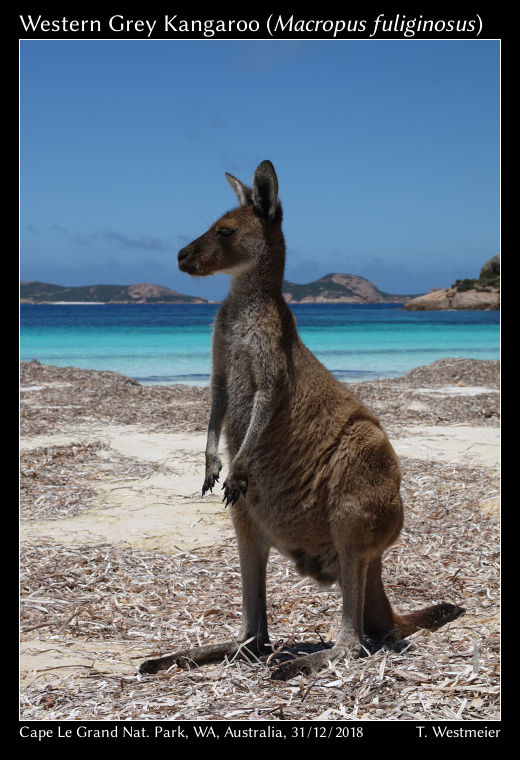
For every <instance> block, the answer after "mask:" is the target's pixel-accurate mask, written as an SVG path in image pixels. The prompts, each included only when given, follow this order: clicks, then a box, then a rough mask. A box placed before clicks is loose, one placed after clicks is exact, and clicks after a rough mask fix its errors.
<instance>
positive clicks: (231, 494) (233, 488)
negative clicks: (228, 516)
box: [222, 475, 247, 507]
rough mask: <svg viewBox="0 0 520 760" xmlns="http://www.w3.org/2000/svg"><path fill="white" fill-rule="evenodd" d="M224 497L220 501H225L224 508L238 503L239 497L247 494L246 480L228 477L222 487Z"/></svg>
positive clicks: (232, 476)
mask: <svg viewBox="0 0 520 760" xmlns="http://www.w3.org/2000/svg"><path fill="white" fill-rule="evenodd" d="M222 489H223V491H224V496H223V499H222V501H225V502H226V503H225V506H226V507H227V505H228V504H231V506H233V504H234V503H235V502H236V501H238V499H239V498H240V495H241V494H242V495H243V496H245V495H246V493H247V478H246V477H245V476H242V477H235V476H234V475H228V476H227V478H226V480H225V481H224V485H223V486H222Z"/></svg>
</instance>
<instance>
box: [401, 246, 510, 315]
mask: <svg viewBox="0 0 520 760" xmlns="http://www.w3.org/2000/svg"><path fill="white" fill-rule="evenodd" d="M403 308H404V309H407V310H408V311H440V310H442V309H485V310H497V309H500V256H499V255H498V254H495V255H494V256H493V257H492V258H490V259H489V261H486V263H485V264H484V266H483V267H482V269H481V270H480V275H479V277H478V278H472V279H469V278H468V279H464V280H456V281H455V282H454V283H453V285H452V286H451V288H433V289H432V290H430V291H429V292H428V293H425V294H424V295H422V296H419V297H418V298H413V299H412V300H411V301H408V303H406V304H405V305H404V307H403Z"/></svg>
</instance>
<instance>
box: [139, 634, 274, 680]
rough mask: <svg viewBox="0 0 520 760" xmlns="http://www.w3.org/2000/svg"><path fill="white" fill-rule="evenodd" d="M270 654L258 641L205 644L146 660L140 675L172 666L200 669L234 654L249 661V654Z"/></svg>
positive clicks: (266, 647)
mask: <svg viewBox="0 0 520 760" xmlns="http://www.w3.org/2000/svg"><path fill="white" fill-rule="evenodd" d="M270 652H271V648H270V647H269V646H268V645H263V644H258V643H257V642H256V641H246V642H240V641H224V642H222V643H221V644H204V645H203V646H200V647H192V648H190V649H179V651H178V652H174V653H173V654H167V655H165V656H164V657H157V658H156V659H153V660H146V661H145V662H143V663H141V665H140V666H139V673H143V674H147V675H150V674H153V673H158V672H159V671H160V670H168V668H171V667H172V665H177V667H180V668H182V667H186V666H188V667H190V666H192V665H195V666H197V667H198V666H199V665H207V664H208V663H210V662H220V661H221V660H224V659H225V658H226V657H231V656H232V655H234V654H240V656H241V657H244V658H246V659H248V654H251V655H253V656H257V655H265V654H268V653H270Z"/></svg>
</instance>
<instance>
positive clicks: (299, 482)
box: [140, 161, 464, 680]
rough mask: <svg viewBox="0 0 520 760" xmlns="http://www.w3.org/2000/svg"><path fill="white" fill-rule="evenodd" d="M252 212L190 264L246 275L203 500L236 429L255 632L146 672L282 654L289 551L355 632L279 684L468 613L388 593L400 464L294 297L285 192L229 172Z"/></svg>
mask: <svg viewBox="0 0 520 760" xmlns="http://www.w3.org/2000/svg"><path fill="white" fill-rule="evenodd" d="M226 178H227V180H228V182H229V183H230V185H231V187H232V188H233V190H234V191H235V193H236V195H237V197H238V200H239V203H240V206H239V207H238V208H236V209H233V210H232V211H229V212H228V213H226V214H224V216H222V217H221V218H220V219H219V220H218V221H216V222H215V223H214V224H212V225H211V227H210V228H209V229H208V231H207V232H205V233H204V234H203V235H202V236H201V237H199V238H197V239H196V240H194V241H193V242H192V243H190V244H189V245H187V246H186V247H185V248H183V249H182V250H181V251H179V255H178V261H179V268H180V270H181V271H182V272H187V273H188V274H190V275H195V276H197V277H200V276H206V275H211V274H215V273H216V272H226V273H228V274H230V275H232V279H231V287H230V292H229V295H228V297H227V298H226V299H225V301H224V302H223V304H222V307H221V309H220V311H219V312H218V314H217V317H216V320H215V326H214V330H213V345H212V359H213V372H212V379H211V398H212V402H211V415H210V420H209V429H208V437H207V447H206V473H205V480H204V484H203V486H202V494H203V495H204V494H205V493H206V492H207V491H208V490H209V491H211V490H212V489H213V487H214V486H215V483H216V481H218V479H219V474H220V471H221V469H222V463H221V461H220V459H219V455H218V443H219V438H220V433H221V430H222V427H223V426H224V429H225V433H226V439H227V445H228V450H229V455H230V458H231V464H230V470H229V473H228V475H227V478H226V480H225V481H224V484H223V486H222V488H223V489H224V499H225V502H226V506H227V505H228V504H230V505H231V506H230V512H231V518H232V521H233V526H234V529H235V533H236V538H237V542H238V551H239V556H240V569H241V574H242V595H243V596H242V601H243V611H242V628H241V631H240V633H239V635H238V637H237V639H236V640H234V641H226V642H223V643H220V644H211V645H205V646H200V647H194V648H193V649H184V650H180V651H177V652H175V653H174V654H172V655H168V656H166V657H161V658H158V659H154V660H147V661H146V662H144V663H143V664H142V665H141V667H140V672H141V673H156V672H157V671H159V670H164V669H166V668H169V667H170V666H171V665H173V664H175V663H176V664H178V665H183V664H188V663H194V664H202V663H206V662H212V661H216V660H219V659H223V658H224V657H225V656H226V655H231V654H233V653H235V652H237V651H238V650H239V648H240V647H241V645H242V644H244V643H245V642H248V643H247V647H248V648H249V649H251V650H253V651H254V652H255V653H256V654H265V653H266V652H268V651H271V650H270V649H269V636H268V631H267V614H266V565H267V558H268V555H269V550H270V548H271V547H275V548H276V549H278V550H279V551H280V552H281V553H282V554H284V555H286V556H287V557H290V558H291V559H293V560H294V562H295V563H296V569H297V570H298V572H300V573H301V574H303V575H309V576H311V577H312V578H315V579H316V580H317V581H318V582H319V583H322V584H331V583H333V582H334V581H337V582H338V583H339V584H340V586H341V591H342V595H343V613H342V619H341V626H340V629H339V633H338V636H337V639H336V642H335V643H334V645H333V646H332V647H329V648H325V649H323V650H321V651H317V652H313V653H312V654H307V655H304V656H298V657H296V658H295V659H293V660H289V661H288V662H284V663H283V664H282V665H280V666H279V667H277V668H276V669H275V670H273V672H272V677H273V678H276V679H279V680H287V679H289V678H292V677H294V676H295V675H297V674H298V673H301V672H303V673H312V672H314V671H316V670H319V669H320V668H322V667H323V666H324V665H325V664H326V663H327V662H328V661H334V660H336V659H337V658H340V657H342V656H345V655H350V656H353V657H357V656H359V654H360V653H361V650H362V642H363V637H364V636H366V637H368V639H370V640H372V642H376V646H381V645H383V644H385V645H387V646H393V647H398V646H399V645H400V644H402V642H400V639H402V638H403V637H406V636H408V635H410V634H411V633H413V632H414V631H417V630H419V629H421V628H428V629H430V630H435V629H437V628H439V627H440V626H442V625H444V624H445V623H448V622H449V621H452V620H455V618H457V617H458V616H459V615H460V614H462V613H463V612H464V610H463V609H462V608H461V607H458V606H456V605H454V604H447V603H443V604H436V605H434V606H431V607H426V608H424V609H421V610H418V611H416V612H412V613H409V614H406V615H398V614H397V613H395V612H394V611H393V610H392V607H391V605H390V602H389V601H388V598H387V596H386V593H385V590H384V588H383V583H382V580H381V555H382V553H383V552H384V550H385V549H386V548H387V547H388V546H389V545H390V544H392V543H393V542H394V541H395V540H396V538H397V536H398V535H399V532H400V530H401V526H402V523H403V508H402V503H401V498H400V495H399V488H400V480H401V475H400V470H399V463H398V460H397V457H396V454H395V452H394V450H393V449H392V446H391V445H390V442H389V440H388V438H387V436H386V434H385V433H384V431H383V430H382V428H381V425H380V423H379V421H378V419H377V418H376V417H375V416H374V415H373V414H372V413H371V412H370V411H368V410H367V409H366V408H365V407H364V406H363V405H362V404H361V403H360V402H359V401H358V400H357V399H356V398H354V396H353V395H352V394H351V393H350V392H349V390H348V388H347V386H346V385H344V384H343V383H341V382H339V381H338V380H336V379H335V378H334V377H333V376H332V374H331V373H330V372H329V371H328V370H327V369H326V368H325V367H324V366H323V365H322V364H321V363H320V362H319V361H318V360H317V359H316V358H315V356H314V355H313V354H312V353H311V352H310V351H309V350H308V349H307V348H306V347H305V346H304V344H303V343H302V341H301V340H300V337H299V335H298V331H297V328H296V320H295V318H294V316H293V314H292V312H291V310H290V309H289V307H288V306H287V304H286V302H285V300H284V298H283V295H282V282H283V273H284V265H285V243H284V237H283V234H282V227H281V224H282V209H281V205H280V201H279V198H278V180H277V176H276V173H275V170H274V167H273V165H272V163H271V162H270V161H263V162H262V163H261V164H260V165H259V166H258V168H257V169H256V171H255V174H254V177H253V187H252V188H250V187H248V186H247V185H244V184H243V183H242V182H240V180H238V179H236V177H233V176H232V175H231V174H227V173H226Z"/></svg>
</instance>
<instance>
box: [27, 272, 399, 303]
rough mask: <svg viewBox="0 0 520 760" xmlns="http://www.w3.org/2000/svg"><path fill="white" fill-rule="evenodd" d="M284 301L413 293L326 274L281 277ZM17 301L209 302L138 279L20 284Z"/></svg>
mask: <svg viewBox="0 0 520 760" xmlns="http://www.w3.org/2000/svg"><path fill="white" fill-rule="evenodd" d="M283 295H284V298H285V300H286V301H287V302H288V303H406V302H407V301H409V300H410V299H411V298H413V297H414V296H413V295H392V294H390V293H384V292H383V291H381V290H379V288H378V287H376V286H375V285H374V284H373V283H372V282H370V280H367V279H365V277H358V276H357V275H354V274H327V275H325V277H320V279H319V280H314V282H308V283H306V284H304V285H298V284H297V283H295V282H289V280H284V283H283ZM20 302H21V303H60V302H61V303H148V304H151V303H212V302H211V301H208V300H206V299H205V298H195V297H193V296H186V295H183V294H182V293H177V291H176V290H170V288H165V287H162V286H161V285H151V284H150V283H146V282H141V283H138V284H137V285H80V286H77V287H66V286H64V285H51V284H50V283H48V282H37V281H28V282H22V283H20Z"/></svg>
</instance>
